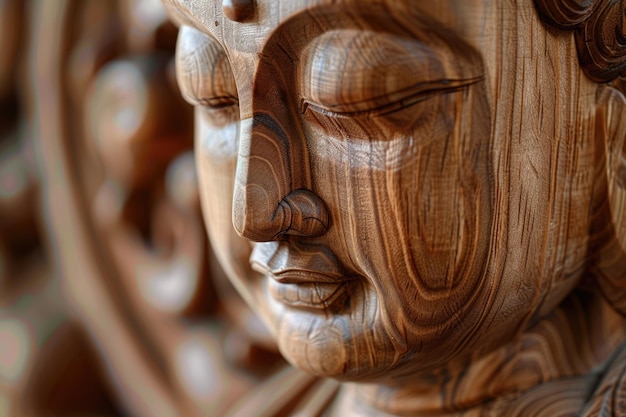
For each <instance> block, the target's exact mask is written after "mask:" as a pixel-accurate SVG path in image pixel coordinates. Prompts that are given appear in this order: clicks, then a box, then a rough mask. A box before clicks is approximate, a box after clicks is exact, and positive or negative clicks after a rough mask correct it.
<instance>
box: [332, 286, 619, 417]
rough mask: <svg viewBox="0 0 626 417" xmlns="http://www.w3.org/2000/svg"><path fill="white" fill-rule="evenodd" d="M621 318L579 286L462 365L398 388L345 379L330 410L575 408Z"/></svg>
mask: <svg viewBox="0 0 626 417" xmlns="http://www.w3.org/2000/svg"><path fill="white" fill-rule="evenodd" d="M623 323H624V319H623V318H622V317H621V316H620V315H618V314H617V313H616V312H615V311H614V310H613V309H612V308H611V307H610V306H609V305H608V304H607V303H606V302H604V301H603V300H602V299H601V298H600V297H599V296H597V295H594V294H591V293H586V292H576V293H574V294H572V295H570V296H569V298H568V299H566V301H565V302H563V303H562V305H561V306H560V307H559V308H557V309H556V310H555V311H553V312H552V313H550V314H549V315H548V316H546V317H544V318H542V319H541V320H539V321H538V322H537V323H535V324H534V325H532V326H531V327H529V328H528V329H527V330H526V331H525V332H524V333H522V334H521V335H520V336H519V337H518V338H516V339H515V340H513V341H511V342H510V343H509V344H507V345H505V346H502V347H500V348H499V349H497V350H495V351H492V352H490V353H489V354H487V355H484V356H482V357H480V358H476V359H473V360H471V361H469V363H467V364H465V366H462V367H459V368H450V369H448V368H443V369H439V370H437V371H436V372H432V373H430V374H429V375H427V376H421V377H419V378H416V379H415V380H414V381H411V382H409V383H407V384H403V385H402V386H400V387H398V386H390V385H382V384H346V385H345V388H344V390H343V391H342V393H341V394H340V397H339V398H338V401H337V403H336V404H335V407H334V411H335V413H334V414H333V415H341V416H354V417H356V416H361V415H363V416H364V415H367V416H372V415H379V416H387V415H392V416H393V415H397V416H406V415H411V416H419V415H424V414H425V415H429V416H433V415H436V416H446V415H459V412H463V411H470V410H475V409H477V408H479V409H484V410H485V411H486V410H487V409H490V410H498V412H496V414H498V415H507V416H514V415H515V413H513V410H515V409H519V410H521V411H520V412H522V413H525V414H524V415H527V412H528V407H531V406H532V407H543V408H544V409H545V406H546V404H554V402H555V401H558V402H559V404H560V407H562V408H563V407H566V408H571V410H572V411H573V412H572V415H574V414H578V412H579V411H580V410H581V409H582V407H583V406H584V402H585V400H586V398H589V396H590V395H591V393H592V391H593V389H594V387H595V385H596V384H597V379H598V377H599V373H600V372H601V371H602V370H603V365H604V364H605V363H606V362H607V361H608V360H609V359H610V357H611V355H612V354H613V353H614V352H615V351H616V350H617V348H618V347H619V345H620V344H621V343H622V342H623V341H624V340H625V338H626V337H625V333H624V329H623ZM538 409H539V410H541V409H542V408H538ZM505 410H506V412H505ZM476 411H477V410H476ZM546 412H547V413H548V414H549V413H550V408H547V409H546ZM533 415H535V414H533ZM538 415H541V414H538Z"/></svg>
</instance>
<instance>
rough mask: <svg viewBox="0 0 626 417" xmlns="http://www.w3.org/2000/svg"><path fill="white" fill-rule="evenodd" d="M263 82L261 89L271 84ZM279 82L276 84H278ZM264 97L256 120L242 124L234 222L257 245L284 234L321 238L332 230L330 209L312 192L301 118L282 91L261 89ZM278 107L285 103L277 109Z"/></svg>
mask: <svg viewBox="0 0 626 417" xmlns="http://www.w3.org/2000/svg"><path fill="white" fill-rule="evenodd" d="M266 81H268V83H257V84H256V85H257V86H258V85H268V84H271V81H273V80H266ZM274 82H275V81H274ZM257 90H259V91H255V92H254V94H253V96H254V97H259V98H263V99H260V100H258V102H257V103H255V104H254V105H253V110H254V113H253V117H252V118H249V119H246V120H244V121H242V122H241V136H240V144H239V157H238V161H237V174H236V180H235V190H234V201H233V224H234V227H235V230H237V233H239V234H240V235H241V236H243V237H245V238H248V239H250V240H254V241H257V242H265V241H270V240H275V239H277V238H279V237H281V236H286V235H291V236H302V237H316V236H320V235H322V234H324V233H325V232H326V231H327V230H328V227H329V224H330V218H329V215H328V210H327V208H326V206H325V204H324V202H323V201H322V199H321V198H320V197H319V196H317V195H316V194H315V193H314V192H313V191H312V186H311V171H310V161H309V157H308V151H307V146H306V140H305V138H304V135H303V133H302V129H301V127H300V124H299V122H298V120H299V115H298V114H297V110H296V109H295V107H294V106H289V105H287V104H285V103H288V100H281V99H278V100H276V99H274V100H272V101H273V103H274V105H272V104H271V103H267V101H268V100H267V97H274V98H276V97H277V96H276V93H277V91H276V89H274V90H273V91H270V90H268V91H262V88H257ZM276 103H280V104H279V105H276Z"/></svg>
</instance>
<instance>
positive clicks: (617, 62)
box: [535, 0, 626, 82]
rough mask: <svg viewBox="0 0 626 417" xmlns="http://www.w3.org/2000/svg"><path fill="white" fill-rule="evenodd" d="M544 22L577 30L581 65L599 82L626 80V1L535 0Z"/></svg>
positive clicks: (577, 44)
mask: <svg viewBox="0 0 626 417" xmlns="http://www.w3.org/2000/svg"><path fill="white" fill-rule="evenodd" d="M535 4H536V5H537V8H538V10H539V12H540V14H541V16H542V18H544V20H545V21H546V22H547V23H549V24H551V25H553V26H554V27H557V28H560V29H575V30H576V46H577V48H578V55H579V59H580V64H581V65H582V66H583V68H584V70H585V72H586V74H587V75H588V76H589V77H590V78H591V79H593V80H595V81H598V82H607V81H611V80H613V79H614V78H616V77H618V76H621V77H626V18H625V16H624V10H625V8H626V3H625V2H624V0H535Z"/></svg>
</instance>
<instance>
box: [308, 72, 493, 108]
mask: <svg viewBox="0 0 626 417" xmlns="http://www.w3.org/2000/svg"><path fill="white" fill-rule="evenodd" d="M482 80H483V77H473V78H467V79H459V80H450V79H442V80H436V81H428V82H422V83H418V84H415V85H413V86H411V87H408V88H405V89H402V90H399V91H397V92H395V93H391V94H388V95H386V96H382V97H374V98H372V99H369V100H364V101H361V102H356V103H346V104H341V105H335V106H324V105H322V104H319V103H315V102H313V101H311V100H308V99H306V98H304V97H303V98H301V100H300V111H301V112H302V113H304V112H305V111H306V110H307V109H311V110H312V111H315V112H317V113H321V114H325V115H328V116H338V117H350V116H358V115H362V114H370V115H385V114H388V113H391V112H394V111H396V110H400V109H402V108H406V107H409V106H411V105H413V104H416V103H418V102H420V101H423V100H426V99H428V98H429V97H432V96H434V95H437V94H446V93H452V92H456V91H459V90H463V89H465V88H467V87H469V86H470V85H472V84H476V83H478V82H480V81H482Z"/></svg>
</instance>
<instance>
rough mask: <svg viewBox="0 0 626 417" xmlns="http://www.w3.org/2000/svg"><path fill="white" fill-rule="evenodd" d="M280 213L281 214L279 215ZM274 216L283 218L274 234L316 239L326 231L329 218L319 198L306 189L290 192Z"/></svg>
mask: <svg viewBox="0 0 626 417" xmlns="http://www.w3.org/2000/svg"><path fill="white" fill-rule="evenodd" d="M280 212H282V213H281V214H279V213H280ZM275 214H278V215H279V216H281V217H282V218H283V220H282V227H281V230H280V231H279V232H278V233H277V234H276V236H279V235H292V236H307V237H316V236H320V235H322V234H324V233H326V232H327V231H328V227H329V225H330V224H329V223H330V218H329V216H328V210H327V209H326V205H325V204H324V202H323V201H322V199H321V198H320V197H318V196H317V195H316V194H315V193H313V192H312V191H309V190H307V189H298V190H295V191H292V192H291V193H289V195H287V197H285V198H283V199H282V201H281V202H280V203H279V204H278V207H277V208H276V212H275Z"/></svg>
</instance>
